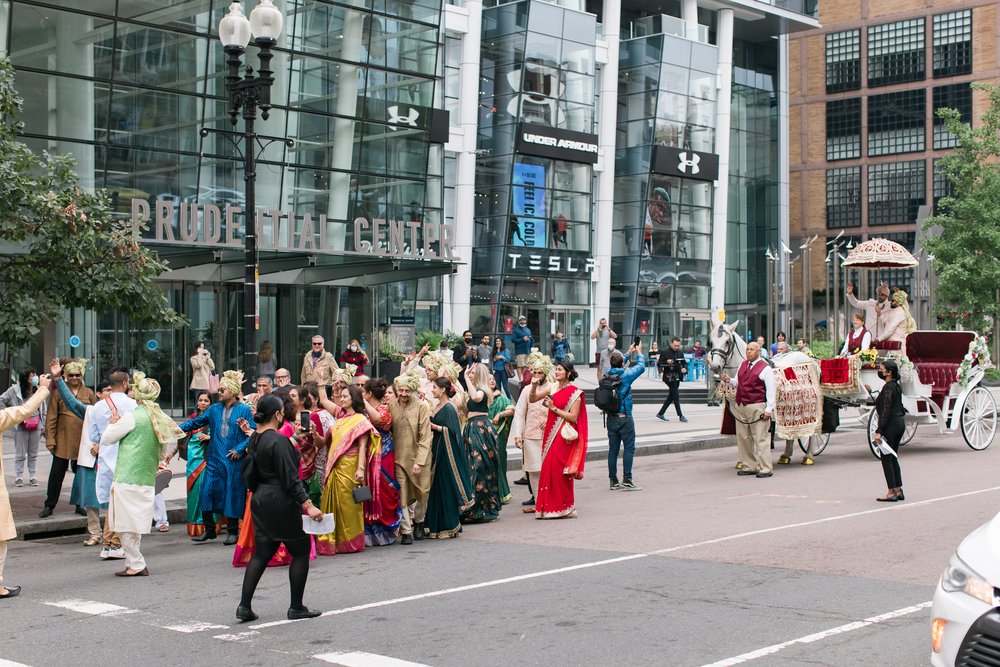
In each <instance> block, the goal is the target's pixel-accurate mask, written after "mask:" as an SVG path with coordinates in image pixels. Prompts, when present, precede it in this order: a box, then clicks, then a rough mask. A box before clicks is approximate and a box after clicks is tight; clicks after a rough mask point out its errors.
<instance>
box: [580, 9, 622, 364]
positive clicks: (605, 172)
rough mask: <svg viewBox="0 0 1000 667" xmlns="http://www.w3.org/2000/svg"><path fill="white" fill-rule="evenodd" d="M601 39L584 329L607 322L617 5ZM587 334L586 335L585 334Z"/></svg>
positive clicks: (605, 22) (605, 19) (605, 17)
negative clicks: (591, 264) (590, 276)
mask: <svg viewBox="0 0 1000 667" xmlns="http://www.w3.org/2000/svg"><path fill="white" fill-rule="evenodd" d="M601 27H602V30H603V31H604V32H603V35H602V39H603V40H604V42H605V43H606V44H607V47H608V62H607V63H606V64H605V65H604V66H603V67H602V68H601V80H600V87H601V88H600V91H601V97H600V106H599V108H598V111H597V113H598V123H597V134H598V143H599V150H600V167H601V171H600V172H598V174H597V179H596V181H597V195H596V197H595V198H594V247H593V251H592V252H593V256H594V259H595V260H596V267H595V271H596V272H597V275H596V278H597V280H596V281H595V282H594V283H593V285H594V300H593V304H592V305H591V313H590V322H589V323H588V326H587V328H589V329H592V328H593V326H594V323H595V322H597V321H599V320H600V318H602V317H607V318H608V321H609V322H610V320H611V317H610V312H609V306H610V302H611V244H612V241H611V239H612V231H613V225H614V213H615V135H616V133H617V129H618V128H617V123H618V48H619V34H618V31H619V30H620V29H621V3H619V2H605V3H604V12H603V15H602V16H601ZM588 333H589V332H588ZM588 345H589V346H590V349H589V354H588V355H587V359H588V360H589V359H593V358H594V351H595V350H596V349H597V348H596V344H595V343H594V342H593V341H590V340H589V336H588Z"/></svg>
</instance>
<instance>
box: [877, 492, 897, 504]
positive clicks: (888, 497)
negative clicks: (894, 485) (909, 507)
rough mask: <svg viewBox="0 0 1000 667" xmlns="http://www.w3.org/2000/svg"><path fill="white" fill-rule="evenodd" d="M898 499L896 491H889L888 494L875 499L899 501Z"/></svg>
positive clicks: (887, 501)
mask: <svg viewBox="0 0 1000 667" xmlns="http://www.w3.org/2000/svg"><path fill="white" fill-rule="evenodd" d="M898 500H899V496H897V495H896V494H895V493H887V494H886V495H884V496H879V497H878V498H876V499H875V501H876V502H880V503H894V502H897V501H898Z"/></svg>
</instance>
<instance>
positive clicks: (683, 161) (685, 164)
mask: <svg viewBox="0 0 1000 667" xmlns="http://www.w3.org/2000/svg"><path fill="white" fill-rule="evenodd" d="M677 157H678V158H680V163H679V164H678V165H677V171H679V172H681V173H682V174H687V173H691V174H697V173H698V172H699V171H701V167H699V166H698V163H699V162H701V156H700V155H698V154H697V153H691V157H690V158H688V154H687V152H681V154H680V155H678V156H677Z"/></svg>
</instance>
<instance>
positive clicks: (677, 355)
mask: <svg viewBox="0 0 1000 667" xmlns="http://www.w3.org/2000/svg"><path fill="white" fill-rule="evenodd" d="M659 366H660V376H661V377H662V378H663V382H664V383H666V385H667V388H668V389H669V390H670V393H669V394H667V400H665V401H664V402H663V405H661V406H660V410H659V412H657V413H656V418H657V419H660V420H662V421H669V419H668V417H667V416H666V415H665V414H664V413H665V412H666V411H667V408H669V407H670V404H671V403H673V404H674V408H675V409H676V410H677V418H678V419H680V420H681V421H682V422H686V421H687V417H685V416H684V415H683V414H682V413H681V389H680V387H681V379H683V377H684V376H685V375H686V374H687V372H688V369H687V361H686V360H685V359H684V353H683V352H681V339H680V338H678V337H677V336H674V337H673V339H672V340H671V341H670V347H668V348H667V349H666V350H663V351H662V352H661V353H660V363H659Z"/></svg>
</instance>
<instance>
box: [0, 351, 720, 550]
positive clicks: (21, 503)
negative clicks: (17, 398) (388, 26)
mask: <svg viewBox="0 0 1000 667" xmlns="http://www.w3.org/2000/svg"><path fill="white" fill-rule="evenodd" d="M588 371H589V372H588ZM588 379H589V381H588ZM595 379H596V378H595V372H594V369H585V370H584V373H583V374H582V375H581V377H580V378H579V379H578V381H577V383H576V384H577V385H578V386H579V387H580V388H581V389H584V390H585V391H586V392H587V395H588V405H587V410H588V413H587V417H588V422H589V426H590V441H589V443H588V446H587V460H588V461H593V462H595V463H594V466H595V467H592V468H591V470H592V473H591V474H594V475H601V476H603V475H606V474H607V473H606V472H605V469H604V468H603V466H601V465H600V464H598V463H597V462H598V461H600V462H603V461H606V460H607V452H608V439H607V431H606V430H605V427H604V423H603V419H602V413H601V412H600V411H599V410H597V409H596V408H595V407H594V406H593V405H590V404H589V400H590V396H591V393H592V391H593V388H594V386H596V382H595ZM645 382H649V383H650V384H652V383H654V382H655V383H656V384H657V385H660V386H662V383H661V382H660V381H659V380H657V379H654V380H647V379H645V378H642V379H639V380H637V381H636V386H638V385H639V383H645ZM658 409H659V406H655V405H637V406H635V408H634V419H635V426H636V452H635V453H636V456H649V455H653V454H665V453H672V452H686V451H692V450H700V449H712V448H716V447H728V446H735V444H736V441H735V439H734V438H733V437H732V436H722V435H719V426H720V424H721V421H722V408H721V407H708V406H705V405H691V406H686V407H685V409H684V412H685V415H686V416H687V418H688V420H689V421H688V423H686V424H684V423H681V422H680V421H679V420H678V419H677V416H676V413H675V412H674V410H673V408H671V411H670V413H669V419H670V421H668V422H662V421H660V420H659V419H656V416H655V415H656V411H657V410H658ZM3 438H4V443H3V445H4V447H3V451H4V457H3V469H4V473H5V475H4V477H5V480H4V481H5V482H6V483H7V491H8V493H9V494H10V504H11V509H12V511H13V513H14V523H15V524H16V526H17V534H18V537H19V538H20V539H22V540H24V539H33V538H38V537H41V536H43V535H51V534H53V533H62V534H68V533H80V534H83V533H84V532H86V527H87V520H86V518H85V517H82V516H79V515H77V514H75V513H74V508H73V507H72V506H71V505H70V504H69V492H70V489H71V488H72V487H73V473H71V472H67V473H66V478H65V480H64V481H63V493H62V495H61V496H60V499H59V504H58V505H57V506H56V509H55V513H54V514H53V515H52V516H50V517H48V518H45V519H40V518H38V513H39V512H41V511H42V508H43V506H44V503H45V489H46V482H47V480H48V476H49V468H50V466H51V463H52V456H51V454H49V452H48V450H46V449H45V447H44V445H40V446H39V449H40V450H41V451H39V453H38V471H37V476H38V486H34V487H33V486H28V485H27V484H28V479H27V478H28V475H27V471H25V477H24V480H25V486H23V487H20V488H18V487H15V486H14V439H13V436H12V434H11V433H10V432H7V433H4V434H3ZM507 457H508V458H507V461H508V463H507V465H508V467H507V469H508V472H509V473H510V474H509V477H510V480H511V481H513V480H514V479H516V478H517V476H518V475H517V474H516V473H517V472H518V471H520V469H521V450H519V449H517V448H515V447H514V444H513V442H511V443H510V446H509V447H508V451H507ZM170 469H171V471H172V472H173V473H174V479H173V481H172V482H171V483H170V486H168V487H167V489H166V490H165V491H164V492H163V495H164V499H165V500H166V503H167V513H168V516H169V518H170V522H171V524H172V525H171V530H185V528H184V521H185V520H186V506H187V503H186V497H187V484H186V480H185V474H184V461H182V460H180V459H175V460H174V461H172V462H171V464H170ZM102 514H103V512H102ZM174 524H176V525H174Z"/></svg>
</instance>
